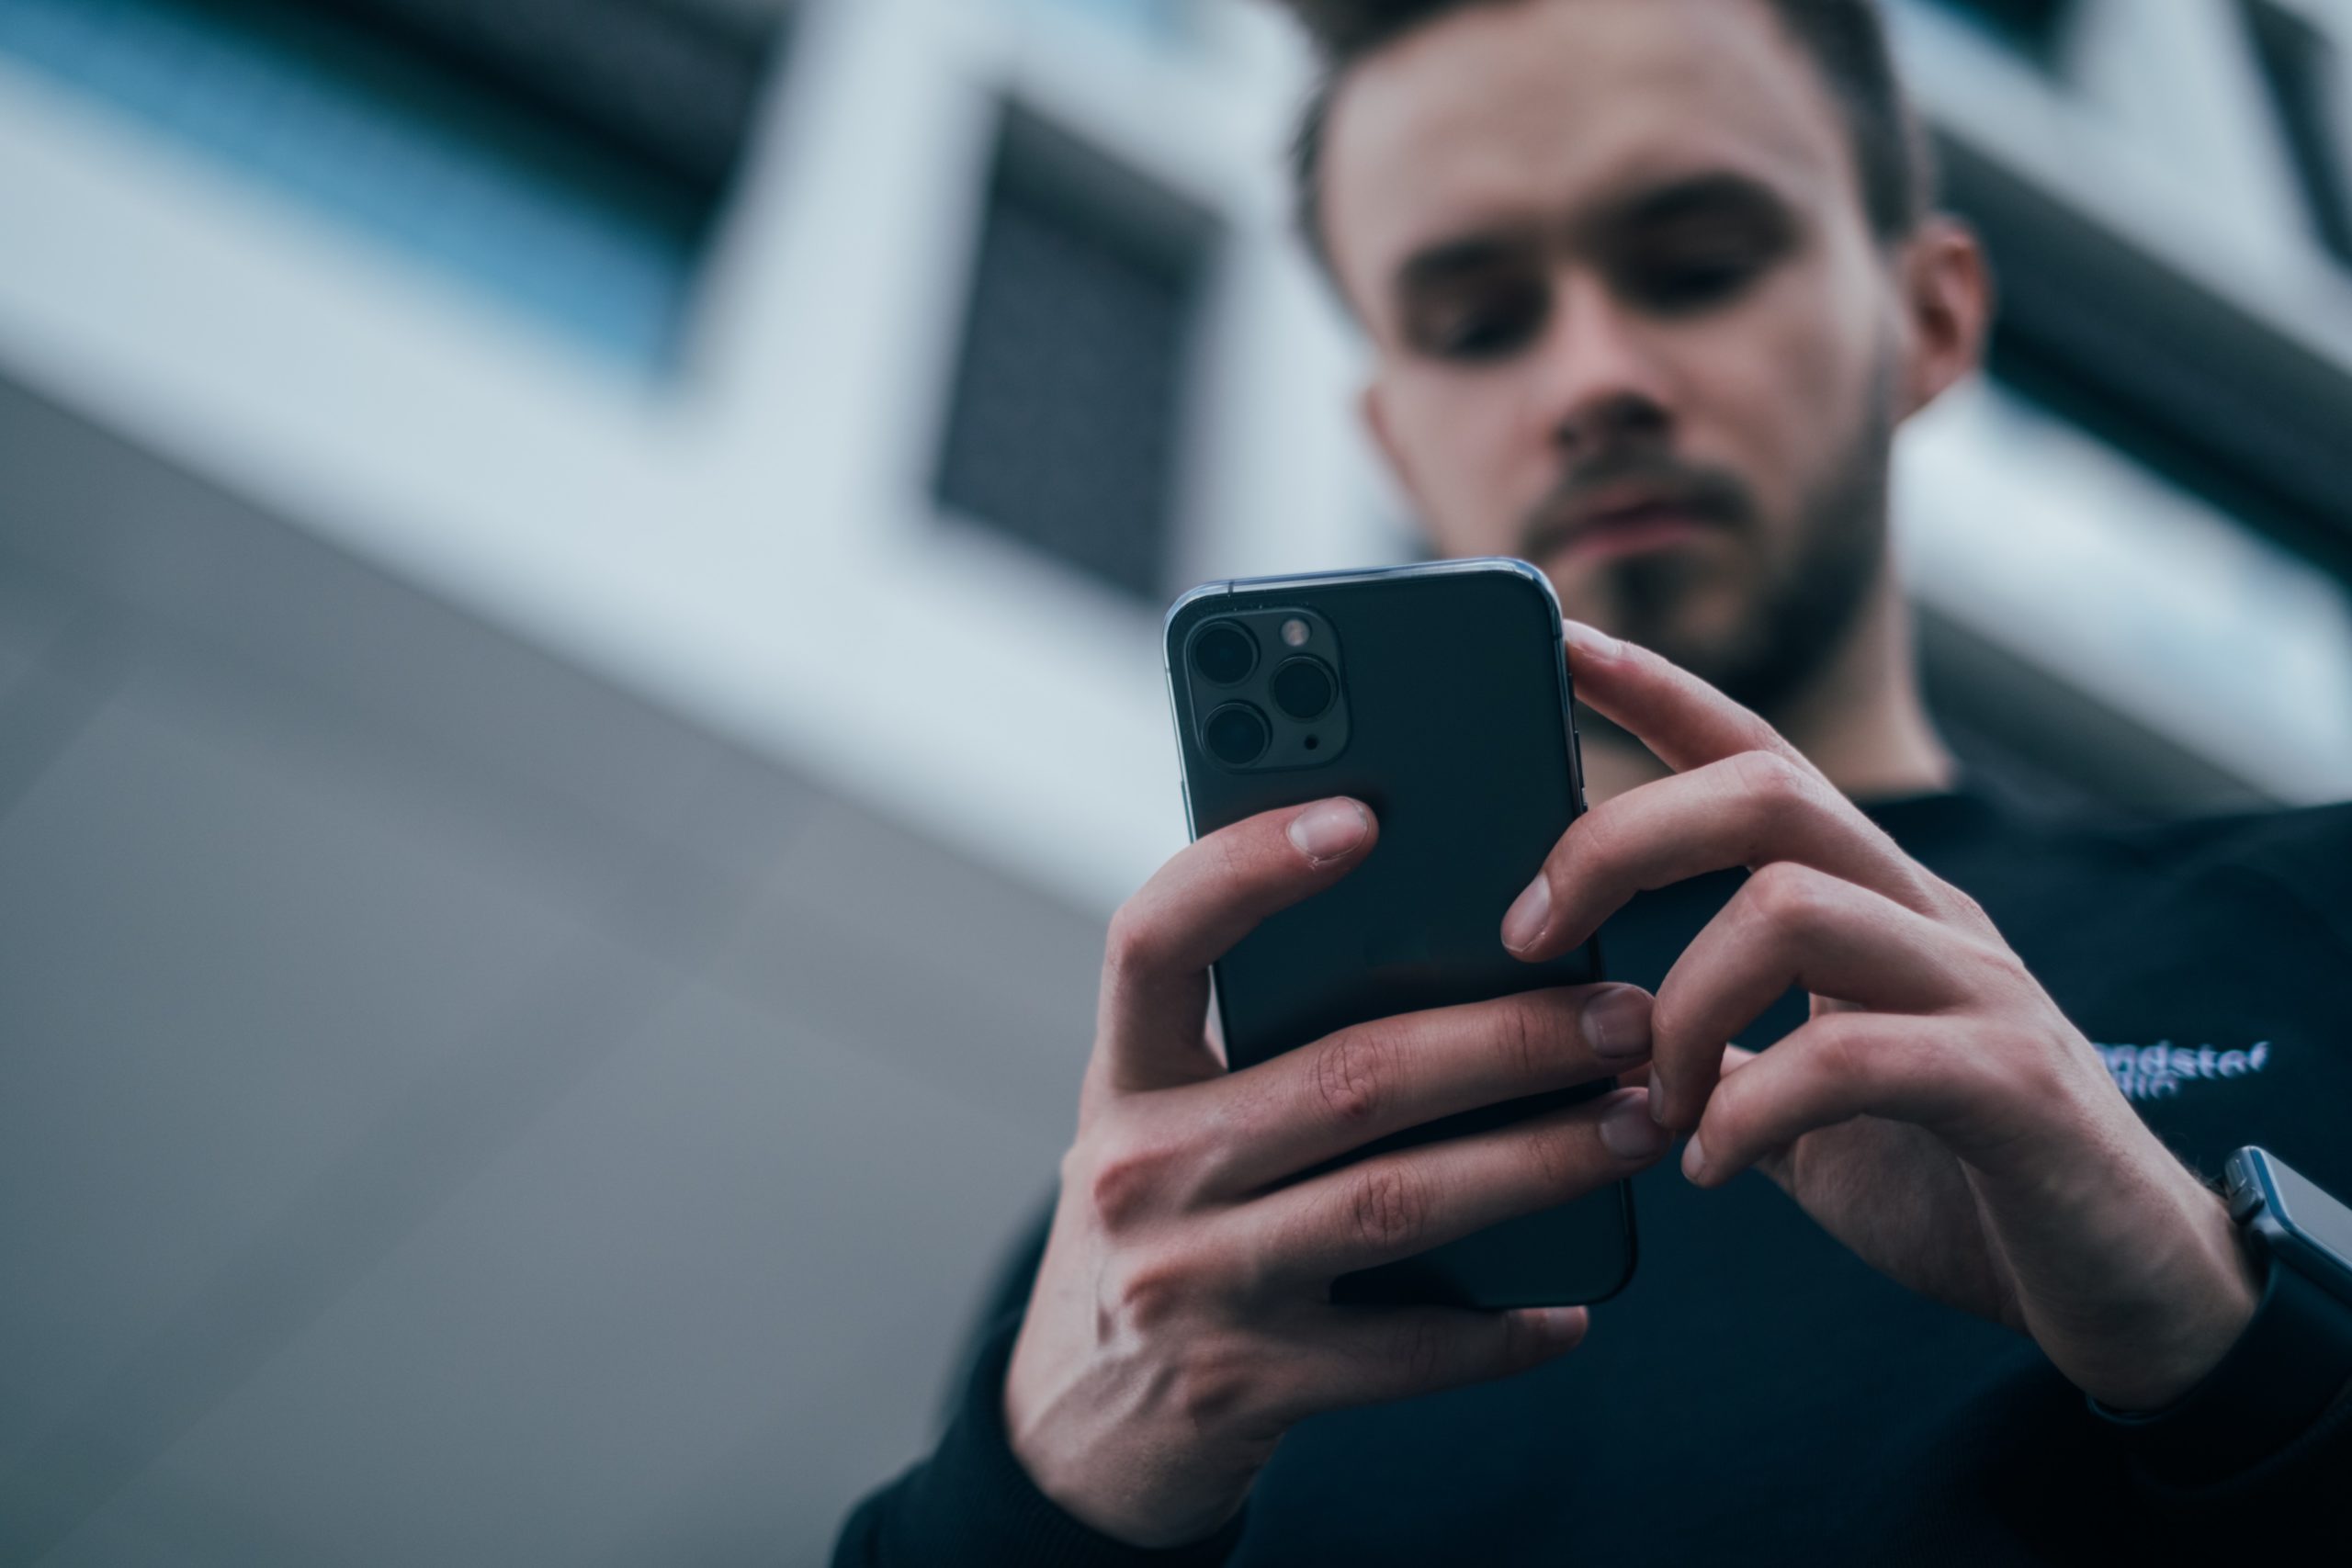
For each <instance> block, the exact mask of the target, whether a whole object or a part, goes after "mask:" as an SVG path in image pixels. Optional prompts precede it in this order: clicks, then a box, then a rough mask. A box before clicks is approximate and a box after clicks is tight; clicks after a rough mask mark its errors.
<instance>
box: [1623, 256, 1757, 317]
mask: <svg viewBox="0 0 2352 1568" xmlns="http://www.w3.org/2000/svg"><path fill="white" fill-rule="evenodd" d="M1781 249H1782V247H1781V246H1780V245H1778V244H1773V243H1748V244H1731V245H1722V244H1717V245H1701V246H1694V247H1692V248H1691V249H1689V250H1686V251H1681V252H1679V254H1678V252H1676V251H1674V250H1663V251H1653V252H1651V253H1650V254H1647V255H1639V254H1636V255H1632V256H1628V257H1626V258H1625V259H1624V261H1623V265H1621V266H1620V267H1619V268H1618V275H1617V281H1618V287H1619V288H1621V289H1622V290H1623V293H1624V296H1625V298H1627V299H1632V300H1635V301H1637V302H1639V303H1641V304H1644V305H1646V306H1648V307H1649V308H1651V309H1652V310H1666V311H1676V310H1705V309H1706V308H1707V307H1709V306H1711V305H1717V304H1724V303H1727V302H1728V301H1730V300H1731V299H1734V298H1735V297H1736V296H1737V295H1738V294H1740V293H1741V292H1743V291H1744V290H1745V289H1746V288H1747V287H1748V285H1750V284H1751V283H1754V282H1755V281H1756V280H1757V279H1758V277H1760V276H1763V275H1764V273H1765V272H1766V271H1767V270H1769V269H1770V266H1771V265H1772V263H1773V261H1774V259H1775V258H1776V257H1777V256H1778V255H1779V254H1780V253H1781Z"/></svg>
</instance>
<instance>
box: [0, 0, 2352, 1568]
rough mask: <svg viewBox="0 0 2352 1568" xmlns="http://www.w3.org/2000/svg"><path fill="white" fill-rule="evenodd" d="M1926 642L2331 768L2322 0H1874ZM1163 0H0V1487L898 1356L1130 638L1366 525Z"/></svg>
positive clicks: (1006, 1033)
mask: <svg viewBox="0 0 2352 1568" xmlns="http://www.w3.org/2000/svg"><path fill="white" fill-rule="evenodd" d="M1895 12H1896V21H1897V23H1898V31H1899V35H1900V42H1901V45H1902V48H1903V51H1904V53H1905V59H1906V62H1907V63H1908V66H1909V68H1910V70H1911V72H1912V74H1913V76H1914V78H1915V82H1916V84H1917V88H1918V91H1919V93H1920V95H1921V96H1922V98H1923V100H1924V102H1925V104H1926V107H1927V108H1928V112H1929V114H1930V117H1931V118H1932V120H1933V122H1934V125H1935V128H1936V130H1937V133H1938V136H1939V141H1941V143H1942V147H1943V151H1944V154H1945V161H1946V164H1947V168H1948V173H1949V186H1950V195H1951V199H1952V201H1953V203H1954V204H1955V205H1956V206H1957V207H1959V208H1960V209H1962V210H1963V211H1964V212H1966V213H1968V214H1969V215H1970V216H1971V217H1972V218H1973V220H1975V221H1976V222H1977V223H1978V224H1979V225H1980V226H1981V227H1982V228H1983V230H1984V231H1985V233H1986V235H1987V236H1988V238H1989V239H1990V241H1991V243H1992V245H1993V248H1994V251H1995V253H1996V260H1997V262H1998V264H1999V266H2000V270H2001V275H2002V281H2003V289H2004V296H2005V311H2004V315H2003V318H2002V322H2001V326H2000V330H1999V332H1998V333H1997V335H1996V343H1995V352H1994V356H1993V364H1992V367H1991V373H1990V374H1989V375H1988V376H1986V377H1985V378H1982V380H1981V381H1980V382H1979V383H1978V384H1976V385H1975V386H1973V387H1972V388H1969V389H1966V390H1965V391H1964V392H1963V393H1962V394H1960V395H1957V396H1955V397H1953V398H1952V399H1951V400H1949V402H1948V404H1947V405H1946V406H1943V407H1940V408H1939V410H1938V411H1936V412H1934V413H1933V414H1932V415H1930V416H1929V417H1928V418H1927V419H1925V420H1923V421H1921V422H1920V423H1919V424H1918V425H1917V427H1916V428H1915V429H1914V430H1912V431H1911V432H1910V433H1908V434H1906V435H1905V438H1904V446H1903V449H1902V451H1901V454H1900V458H1899V473H1898V498H1897V500H1898V507H1897V510H1898V527H1899V530H1900V533H1901V546H1902V551H1903V559H1904V563H1905V570H1906V573H1907V576H1908V580H1909V581H1910V582H1911V584H1912V587H1913V589H1914V592H1915V593H1916V596H1917V600H1918V603H1919V604H1920V607H1921V611H1922V624H1923V638H1924V642H1925V651H1926V655H1927V661H1928V673H1929V680H1930V687H1931V694H1932V695H1933V698H1934V700H1935V703H1936V705H1937V707H1938V710H1939V716H1940V717H1941V719H1942V721H1943V722H1944V724H1945V725H1946V726H1947V728H1948V729H1949V731H1950V732H1951V735H1952V736H1953V737H1954V739H1955V740H1956V741H1957V743H1958V744H1959V745H1960V746H1961V747H1962V750H1963V751H1964V753H1965V754H1966V755H1967V757H1968V758H1969V760H1970V761H1972V762H1973V764H1974V765H1975V766H1976V767H1977V769H1978V770H1979V772H1980V773H1982V774H1983V775H1984V776H1985V777H1986V778H1987V779H1989V780H1991V781H1992V782H1993V783H1994V784H1995V785H1996V787H1998V788H2001V789H2003V790H2006V791H2008V792H2010V793H2013V794H2015V795H2018V796H2020V797H2021V798H2023V799H2025V800H2027V801H2028V802H2030V803H2035V804H2039V805H2041V806H2043V807H2051V808H2054V809H2062V810H2097V811H2103V812H2109V813H2114V814H2120V815H2125V816H2131V815H2154V814H2168V813H2176V812H2182V811H2192V810H2211V809H2226V808H2232V807H2248V806H2255V805H2259V804H2263V803H2267V802H2297V801H2313V800H2322V799H2333V798H2340V797H2341V796H2343V795H2346V794H2347V793H2352V614H2347V608H2346V604H2347V599H2346V583H2347V581H2352V311H2347V310H2346V305H2347V303H2352V276H2347V268H2352V186H2347V165H2348V164H2352V159H2347V156H2346V150H2347V146H2352V142H2347V140H2346V136H2347V130H2346V118H2345V104H2346V97H2345V92H2346V85H2347V77H2346V70H2347V67H2346V60H2345V55H2344V52H2343V51H2344V47H2345V40H2346V39H2347V37H2352V33H2347V28H2346V21H2347V17H2346V12H2345V9H2344V7H2342V6H2339V5H2334V4H2323V3H2321V0H2291V3H2290V0H2180V3H2178V4H2166V5H2162V6H2151V5H2146V4H2143V3H2142V0H1908V3H1905V4H1900V5H1898V6H1896V7H1895ZM1305 80H1306V76H1305V62H1304V61H1303V59H1302V58H1301V57H1300V53H1299V51H1298V50H1297V49H1296V47H1295V42H1294V40H1293V39H1291V38H1290V36H1289V34H1288V31H1287V29H1286V28H1284V27H1283V25H1282V24H1281V23H1280V22H1279V20H1277V19H1276V18H1274V17H1272V16H1270V15H1268V14H1267V13H1266V12H1265V11H1263V10H1262V9H1261V8H1260V7H1258V6H1251V5H1248V4H1242V3H1238V0H1234V3H1227V0H1199V3H1197V4H1194V3H1186V0H808V3H806V4H802V5H797V6H785V5H781V4H775V3H763V0H503V3H501V4H497V5H478V4H459V3H458V0H334V3H331V4H327V3H317V0H312V3H307V4H294V3H290V0H288V3H275V0H0V1044H5V1049H0V1256H6V1258H8V1259H9V1268H8V1269H7V1271H6V1275H5V1276H0V1343H5V1344H6V1345H7V1346H8V1347H9V1348H10V1350H11V1354H10V1355H9V1356H8V1357H6V1359H5V1360H0V1562H28V1563H33V1562H38V1563H43V1564H79V1563H93V1564H96V1563H105V1564H110V1565H111V1564H123V1563H143V1562H175V1563H179V1562H216V1561H217V1562H224V1563H226V1562H233V1563H237V1564H241V1565H251V1564H265V1563H276V1562H286V1563H304V1564H308V1563H315V1562H386V1563H393V1562H401V1563H406V1562H419V1561H433V1562H496V1563H499V1564H502V1565H508V1564H529V1563H550V1564H552V1563H566V1564H571V1563H582V1562H586V1563H595V1562H615V1563H620V1562H643V1561H647V1560H657V1561H702V1560H708V1561H713V1562H733V1561H744V1562H752V1561H757V1562H763V1563H772V1562H814V1561H818V1560H820V1558H821V1556H822V1554H823V1551H824V1547H825V1543H826V1541H827V1540H828V1539H829V1537H830V1535H831V1530H832V1529H833V1528H834V1526H835V1524H836V1523H837V1522H838V1519H839V1517H840V1515H841V1512H842V1509H843V1508H844V1507H845V1506H846V1505H847V1504H848V1502H849V1500H850V1499H851V1497H852V1496H853V1495H854V1494H855V1493H856V1492H858V1491H859V1490H861V1489H862V1488H864V1487H865V1486H867V1485H869V1484H871V1483H874V1482H875V1481H876V1480H877V1479H879V1478H880V1477H882V1476H884V1475H885V1474H887V1473H888V1472H890V1471H891V1470H892V1469H893V1468H894V1467H896V1466H898V1465H899V1464H901V1463H903V1462H905V1461H907V1460H909V1459H910V1458H912V1457H913V1456H914V1455H915V1454H916V1453H917V1452H919V1451H920V1450H921V1448H922V1446H923V1444H924V1443H925V1442H926V1440H927V1438H928V1435H929V1433H930V1431H931V1430H932V1423H933V1420H934V1418H935V1416H936V1414H937V1408H938V1400H939V1398H940V1395H941V1392H942V1389H943V1387H944V1382H945V1380H946V1378H947V1376H948V1375H949V1371H950V1362H951V1359H952V1358H953V1355H954V1353H955V1345H956V1336H957V1334H958V1332H959V1330H960V1329H961V1327H962V1325H963V1323H964V1320H965V1317H966V1315H967V1314H968V1312H969V1311H970V1309H971V1306H972V1303H974V1302H975V1300H976V1299H977V1298H978V1294H979V1292H980V1290H981V1287H982V1281H983V1276H984V1273H985V1271H986V1269H987V1268H988V1267H989V1260H990V1259H991V1258H992V1257H993V1256H994V1255H995V1254H996V1252H997V1251H998V1249H999V1248H1000V1247H1001V1245H1002V1243H1003V1241H1004V1239H1005V1237H1006V1236H1007V1235H1009V1234H1010V1233H1011V1232H1012V1229H1013V1228H1014V1227H1015V1226H1016V1225H1017V1224H1018V1223H1019V1221H1020V1219H1021V1217H1022V1216H1023V1213H1025V1212H1026V1211H1027V1210H1028V1209H1029V1208H1030V1207H1031V1206H1032V1205H1034V1204H1035V1202H1036V1201H1038V1200H1039V1199H1040V1198H1041V1197H1042V1195H1043V1193H1044V1191H1045V1190H1046V1185H1047V1184H1048V1183H1049V1181H1050V1179H1051V1177H1052V1170H1053V1160H1054V1157H1055V1155H1056V1153H1057V1150H1058V1148H1059V1146H1060V1144H1061V1141H1062V1139H1063V1138H1064V1137H1065V1136H1066V1135H1067V1131H1068V1128H1069V1121H1070V1117H1071V1114H1072V1106H1073V1100H1074V1094H1075V1083H1076V1073H1077V1069H1078V1066H1079V1064H1080V1061H1081V1060H1082V1058H1083V1055H1084V1054H1085V1051H1086V1049H1087V1046H1088V1043H1089V1034H1090V1020H1091V999H1092V996H1091V994H1092V970H1093V965H1094V963H1095V960H1096V949H1097V943H1098V940H1099V931H1100V922H1101V919H1102V918H1103V914H1104V913H1105V912H1106V911H1107V910H1108V909H1109V908H1111V907H1112V906H1113V905H1114V904H1115V903H1116V902H1117V900H1118V899H1119V898H1120V897H1124V896H1125V893H1126V892H1127V891H1128V890H1129V889H1130V888H1132V886H1134V885H1135V884H1136V882H1137V881H1139V880H1140V879H1141V878H1142V876H1143V875H1144V874H1146V873H1148V870H1149V869H1150V868H1151V867H1152V866H1153V865H1154V864H1156V863H1158V862H1159V859H1160V858H1161V857H1162V856H1163V855H1164V854H1165V853H1166V852H1168V851H1169V850H1170V849H1171V848H1172V847H1174V846H1175V845H1176V844H1177V843H1178V842H1179V841H1181V839H1182V816H1181V811H1180V807H1179V805H1178V800H1177V794H1176V787H1175V761H1174V758H1173V755H1172V751H1171V750H1170V747H1169V745H1168V743H1167V739H1166V737H1165V733H1164V731H1165V728H1166V723H1167V719H1166V708H1165V697H1164V694H1163V689H1162V685H1161V681H1160V675H1159V655H1158V649H1157V643H1156V633H1157V627H1158V623H1159V609H1160V606H1161V605H1162V604H1163V603H1164V602H1165V600H1166V598H1167V596H1168V595H1169V594H1170V592H1172V591H1173V590H1175V589H1177V588H1180V587H1182V586H1184V585H1186V584H1189V583H1191V582H1193V581H1200V580H1202V579H1205V578H1209V577H1214V576H1224V575H1237V574H1246V573H1253V572H1260V571H1269V570H1295V569H1306V568H1317V567H1330V566H1340V565H1347V564H1355V563H1364V562H1374V561H1384V560H1392V559H1397V558H1402V557H1406V556H1408V555H1409V554H1411V553H1412V551H1413V550H1414V548H1415V547H1414V545H1413V544H1412V542H1411V539H1410V536H1409V531H1408V528H1407V527H1406V526H1405V523H1404V519H1403V516H1402V513H1401V511H1400V509H1399V506H1398V504H1397V501H1396V499H1395V498H1394V497H1393V495H1391V494H1390V492H1389V491H1387V490H1386V488H1385V486H1384V484H1383V482H1382V481H1381V479H1380V478H1379V476H1378V474H1377V471H1376V469H1375V468H1374V464H1373V463H1372V461H1371V459H1370V457H1369V456H1368V454H1367V453H1366V452H1365V450H1364V449H1363V446H1362V444H1361V443H1360V441H1359V439H1358V437H1357V436H1356V434H1354V432H1353V430H1352V428H1351V415H1350V412H1349V394H1350V391H1351V387H1352V382H1353V378H1354V375H1355V373H1356V368H1357V364H1358V361H1357V357H1356V355H1357V351H1356V349H1355V347H1354V346H1353V344H1351V340H1350V337H1349V335H1348V333H1347V331H1346V330H1345V326H1344V323H1342V322H1341V321H1340V320H1339V319H1338V317H1337V315H1336V313H1335V312H1334V310H1332V308H1331V306H1330V304H1329V301H1328V300H1327V299H1324V298H1323V297H1322V295H1321V294H1320V293H1319V292H1318V289H1317V285H1316V283H1315V282H1314V280H1313V279H1312V278H1311V277H1310V276H1309V275H1308V274H1307V272H1306V268H1305V266H1304V264H1303V263H1302V262H1301V260H1300V259H1299V257H1298V255H1297V254H1296V252H1295V248H1294V246H1293V244H1292V242H1291V240H1290V238H1289V236H1288V233H1287V231H1286V222H1287V218H1286V214H1287V197H1286V193H1285V191H1284V187H1283V170H1282V164H1281V156H1280V154H1281V149H1282V147H1283V141H1284V139H1285V136H1286V133H1287V130H1288V128H1289V122H1290V117H1291V115H1292V113H1293V112H1294V109H1295V102H1296V98H1297V95H1298V94H1299V92H1300V91H1301V89H1302V87H1303V85H1304V83H1305Z"/></svg>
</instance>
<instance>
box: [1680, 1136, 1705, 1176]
mask: <svg viewBox="0 0 2352 1568" xmlns="http://www.w3.org/2000/svg"><path fill="white" fill-rule="evenodd" d="M1682 1174H1683V1176H1684V1177H1686V1178H1687V1179H1690V1180H1692V1181H1700V1180H1703V1179H1705V1178H1706V1174H1707V1150H1706V1145H1703V1144H1702V1143H1700V1142H1699V1134H1696V1133H1693V1134H1691V1141H1690V1142H1689V1143H1687V1144H1685V1145H1682Z"/></svg>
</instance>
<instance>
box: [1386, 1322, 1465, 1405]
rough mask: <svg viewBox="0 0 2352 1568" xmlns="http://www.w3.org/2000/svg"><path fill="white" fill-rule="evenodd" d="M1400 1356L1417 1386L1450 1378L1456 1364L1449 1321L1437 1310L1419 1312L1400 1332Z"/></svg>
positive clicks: (1410, 1377) (1408, 1376)
mask: <svg viewBox="0 0 2352 1568" xmlns="http://www.w3.org/2000/svg"><path fill="white" fill-rule="evenodd" d="M1399 1341H1400V1342H1399V1344H1398V1345H1397V1362H1398V1364H1399V1365H1400V1366H1402V1367H1403V1369H1404V1371H1405V1376H1406V1378H1407V1379H1408V1381H1409V1382H1411V1383H1412V1384H1413V1385H1414V1386H1416V1387H1428V1386H1430V1385H1433V1384H1437V1383H1440V1382H1444V1381H1446V1374H1447V1371H1448V1370H1449V1369H1450V1368H1451V1367H1452V1366H1453V1353H1452V1352H1453V1335H1452V1334H1451V1333H1450V1332H1449V1331H1448V1325H1447V1324H1446V1323H1445V1321H1444V1320H1443V1319H1442V1318H1441V1317H1439V1316H1437V1315H1436V1314H1433V1313H1427V1314H1415V1315H1414V1316H1413V1317H1412V1319H1411V1320H1410V1321H1409V1322H1408V1323H1407V1325H1405V1327H1404V1329H1403V1330H1402V1331H1401V1333H1400V1335H1399Z"/></svg>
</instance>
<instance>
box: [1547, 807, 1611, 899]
mask: <svg viewBox="0 0 2352 1568" xmlns="http://www.w3.org/2000/svg"><path fill="white" fill-rule="evenodd" d="M1622 798H1623V797H1622V796H1620V797H1615V798H1611V799H1609V800H1604V801H1602V802H1601V803H1600V805H1598V806H1595V807H1590V808H1589V809H1588V810H1587V811H1586V812H1585V814H1584V815H1583V816H1581V817H1579V818H1577V819H1576V821H1575V822H1573V823H1571V824H1570V825H1569V827H1568V831H1567V836H1566V845H1565V847H1566V850H1567V852H1569V853H1572V854H1574V855H1576V856H1577V858H1578V859H1579V860H1582V861H1584V862H1587V863H1589V865H1590V866H1592V867H1596V868H1598V867H1605V866H1613V865H1619V864H1622V863H1623V862H1624V861H1625V859H1626V858H1627V856H1628V854H1629V853H1630V852H1631V849H1632V846H1631V844H1630V843H1629V841H1628V840H1627V838H1626V833H1625V812H1624V807H1622V806H1620V805H1618V803H1617V802H1618V799H1622ZM1560 858H1561V857H1560V856H1559V855H1557V854H1555V855H1554V856H1553V857H1552V859H1550V860H1547V861H1545V862H1544V874H1545V875H1547V876H1549V875H1552V874H1553V872H1554V863H1555V862H1556V861H1558V860H1559V859H1560ZM1557 881H1558V879H1557V878H1555V886H1556V883H1557Z"/></svg>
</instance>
